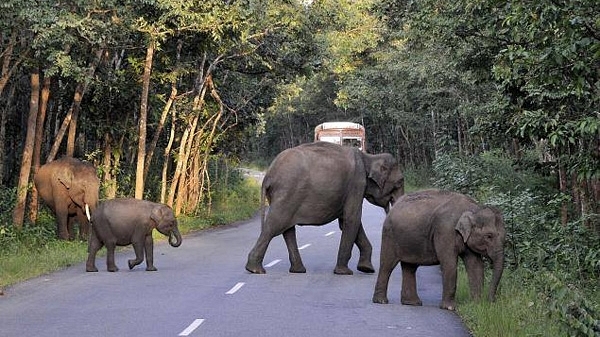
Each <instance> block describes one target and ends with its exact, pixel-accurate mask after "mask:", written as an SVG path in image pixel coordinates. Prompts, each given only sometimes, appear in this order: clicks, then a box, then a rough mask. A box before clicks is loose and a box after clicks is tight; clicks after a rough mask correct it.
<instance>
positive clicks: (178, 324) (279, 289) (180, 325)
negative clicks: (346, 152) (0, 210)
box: [0, 203, 469, 337]
mask: <svg viewBox="0 0 600 337" xmlns="http://www.w3.org/2000/svg"><path fill="white" fill-rule="evenodd" d="M363 213H364V214H363V223H364V225H365V229H366V231H367V235H369V238H370V239H371V241H372V243H373V247H374V254H373V255H374V261H373V264H374V265H375V266H376V268H377V267H378V265H379V257H378V255H379V246H380V235H381V223H382V221H383V216H384V215H383V211H381V210H380V209H379V208H376V207H374V206H372V205H370V204H368V203H365V206H364V212H363ZM259 229H260V224H259V221H258V219H254V220H252V221H249V222H247V223H243V224H237V225H230V226H224V227H221V228H217V229H211V230H206V231H202V232H198V233H195V234H192V235H189V236H186V237H184V241H183V244H182V245H181V247H179V248H172V247H170V246H169V245H168V244H166V242H164V241H163V242H159V243H157V244H155V252H154V253H155V258H154V262H155V265H156V267H157V268H158V271H157V272H146V271H145V270H144V268H145V265H144V264H143V265H142V266H138V267H136V268H135V269H134V270H133V271H129V270H128V269H127V259H129V258H131V257H132V256H133V252H132V251H126V252H123V253H121V254H118V255H117V265H118V266H119V267H120V268H121V270H120V271H119V272H117V273H109V272H107V271H106V264H105V259H104V257H98V260H97V266H98V268H99V269H100V271H99V272H98V273H86V272H85V266H84V264H83V263H82V264H79V265H75V266H73V267H71V268H68V269H66V270H63V271H60V272H56V273H53V274H50V275H45V276H42V277H39V278H36V279H32V280H29V281H27V282H23V283H21V284H18V285H15V286H13V287H9V288H8V289H5V291H4V292H5V295H4V296H1V297H0V336H3V337H4V336H7V337H8V336H10V337H13V336H15V337H16V336H61V337H69V336H78V337H79V336H146V337H148V336H161V337H162V336H211V337H215V336H236V337H245V336H261V337H262V336H264V337H269V336H273V337H275V336H277V337H281V336H328V337H336V336H344V337H351V336H382V337H383V336H447V337H452V336H460V337H463V336H469V334H468V333H467V332H466V331H465V328H464V326H463V324H462V322H461V321H460V319H459V317H458V316H457V315H456V314H455V313H453V312H448V311H445V310H440V309H438V308H437V306H438V303H439V301H440V298H441V279H440V274H439V269H438V268H437V267H426V268H425V267H423V268H420V269H419V276H418V277H419V279H418V281H419V292H420V296H421V298H422V300H423V302H424V306H422V307H410V306H403V305H400V303H399V294H400V276H399V275H400V270H396V271H395V272H394V274H393V275H392V280H391V284H390V293H389V295H388V297H389V298H390V304H388V305H380V304H374V303H372V302H371V297H372V294H373V287H374V284H375V279H376V274H371V275H369V274H363V273H360V272H357V271H356V272H355V274H354V275H352V276H339V275H334V274H333V272H332V271H333V267H334V264H335V260H336V254H337V247H338V244H339V238H340V234H341V233H340V232H339V229H338V228H337V224H336V223H333V224H328V225H326V226H321V227H301V228H298V231H297V236H298V244H299V246H300V247H303V249H302V250H301V254H302V257H303V260H304V264H305V266H306V268H307V270H308V272H307V273H306V274H290V273H288V271H287V270H288V268H289V261H288V260H287V250H286V248H285V244H284V242H283V238H281V237H277V238H274V239H273V241H272V242H271V245H270V246H269V249H268V251H267V255H266V257H265V264H271V265H270V266H269V267H267V268H266V269H267V274H265V275H252V274H249V273H247V272H246V271H245V270H244V265H245V262H246V257H247V254H248V252H249V250H250V248H251V247H252V245H253V244H254V242H255V240H256V238H257V237H258V232H259ZM353 255H354V256H353V259H352V261H351V268H353V269H355V267H356V263H357V255H358V253H357V251H356V249H355V252H354V254H353ZM278 261H279V262H278ZM0 272H1V271H0Z"/></svg>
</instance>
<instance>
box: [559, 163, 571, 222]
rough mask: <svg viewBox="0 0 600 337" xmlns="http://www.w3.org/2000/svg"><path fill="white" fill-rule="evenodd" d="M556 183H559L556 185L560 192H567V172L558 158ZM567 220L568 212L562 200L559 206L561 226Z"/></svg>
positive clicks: (565, 203)
mask: <svg viewBox="0 0 600 337" xmlns="http://www.w3.org/2000/svg"><path fill="white" fill-rule="evenodd" d="M558 184H559V185H558V186H559V189H560V192H561V193H562V194H567V193H568V186H567V172H566V170H565V166H564V165H563V164H562V163H561V162H560V159H559V161H558ZM568 221H569V213H568V207H567V202H566V201H562V202H561V206H560V222H561V224H562V225H563V226H565V225H566V224H567V222H568Z"/></svg>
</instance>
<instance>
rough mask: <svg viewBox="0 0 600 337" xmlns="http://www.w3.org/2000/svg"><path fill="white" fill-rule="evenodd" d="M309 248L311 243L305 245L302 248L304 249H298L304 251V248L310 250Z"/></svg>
mask: <svg viewBox="0 0 600 337" xmlns="http://www.w3.org/2000/svg"><path fill="white" fill-rule="evenodd" d="M308 247H310V243H307V244H305V245H304V246H302V247H300V248H298V249H299V250H302V249H304V248H308Z"/></svg>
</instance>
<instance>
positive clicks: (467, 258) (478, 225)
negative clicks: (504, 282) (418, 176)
mask: <svg viewBox="0 0 600 337" xmlns="http://www.w3.org/2000/svg"><path fill="white" fill-rule="evenodd" d="M505 236H506V233H505V229H504V221H503V220H502V215H501V214H500V212H499V211H498V210H497V209H495V208H493V207H488V206H483V205H480V204H478V203H476V202H475V201H474V200H473V199H471V198H469V197H467V196H465V195H463V194H459V193H454V192H446V191H440V190H426V191H421V192H416V193H412V194H407V195H405V196H403V197H401V198H400V199H399V200H398V201H397V202H396V203H395V204H394V206H393V207H392V209H391V210H390V212H389V213H388V215H387V217H386V219H385V221H384V223H383V230H382V238H381V258H380V267H379V275H378V277H377V283H376V285H375V293H374V294H373V302H375V303H388V298H387V289H388V281H389V278H390V274H391V273H392V270H393V269H394V267H396V265H397V264H398V262H400V263H401V266H402V293H401V302H402V304H409V305H421V304H422V302H421V299H420V298H419V295H418V294H417V283H416V279H415V273H416V271H417V267H418V266H430V265H440V267H441V270H442V283H443V291H442V302H441V304H440V307H441V308H442V309H448V310H454V308H455V307H456V303H455V299H454V295H455V293H456V268H457V263H458V261H457V260H458V257H460V258H461V259H462V260H463V262H464V263H465V269H466V271H467V276H468V279H469V286H470V288H471V296H473V297H475V298H477V297H479V296H480V294H481V290H482V288H483V279H484V262H483V257H488V258H489V259H490V260H491V261H492V267H493V270H494V271H493V275H492V278H491V284H490V287H489V298H490V299H491V300H493V299H494V297H495V295H496V289H497V287H498V283H499V282H500V278H501V276H502V271H503V264H504V240H505Z"/></svg>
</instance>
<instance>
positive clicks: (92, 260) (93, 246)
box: [85, 231, 104, 272]
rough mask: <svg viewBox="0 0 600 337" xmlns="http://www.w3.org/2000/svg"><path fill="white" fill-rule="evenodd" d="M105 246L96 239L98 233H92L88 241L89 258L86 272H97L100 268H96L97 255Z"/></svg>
mask: <svg viewBox="0 0 600 337" xmlns="http://www.w3.org/2000/svg"><path fill="white" fill-rule="evenodd" d="M102 246H104V245H103V244H102V242H100V240H98V238H97V237H96V233H94V231H92V233H91V234H90V239H89V241H88V258H87V262H86V263H85V271H89V272H97V271H98V268H96V253H97V252H98V250H100V248H102Z"/></svg>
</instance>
